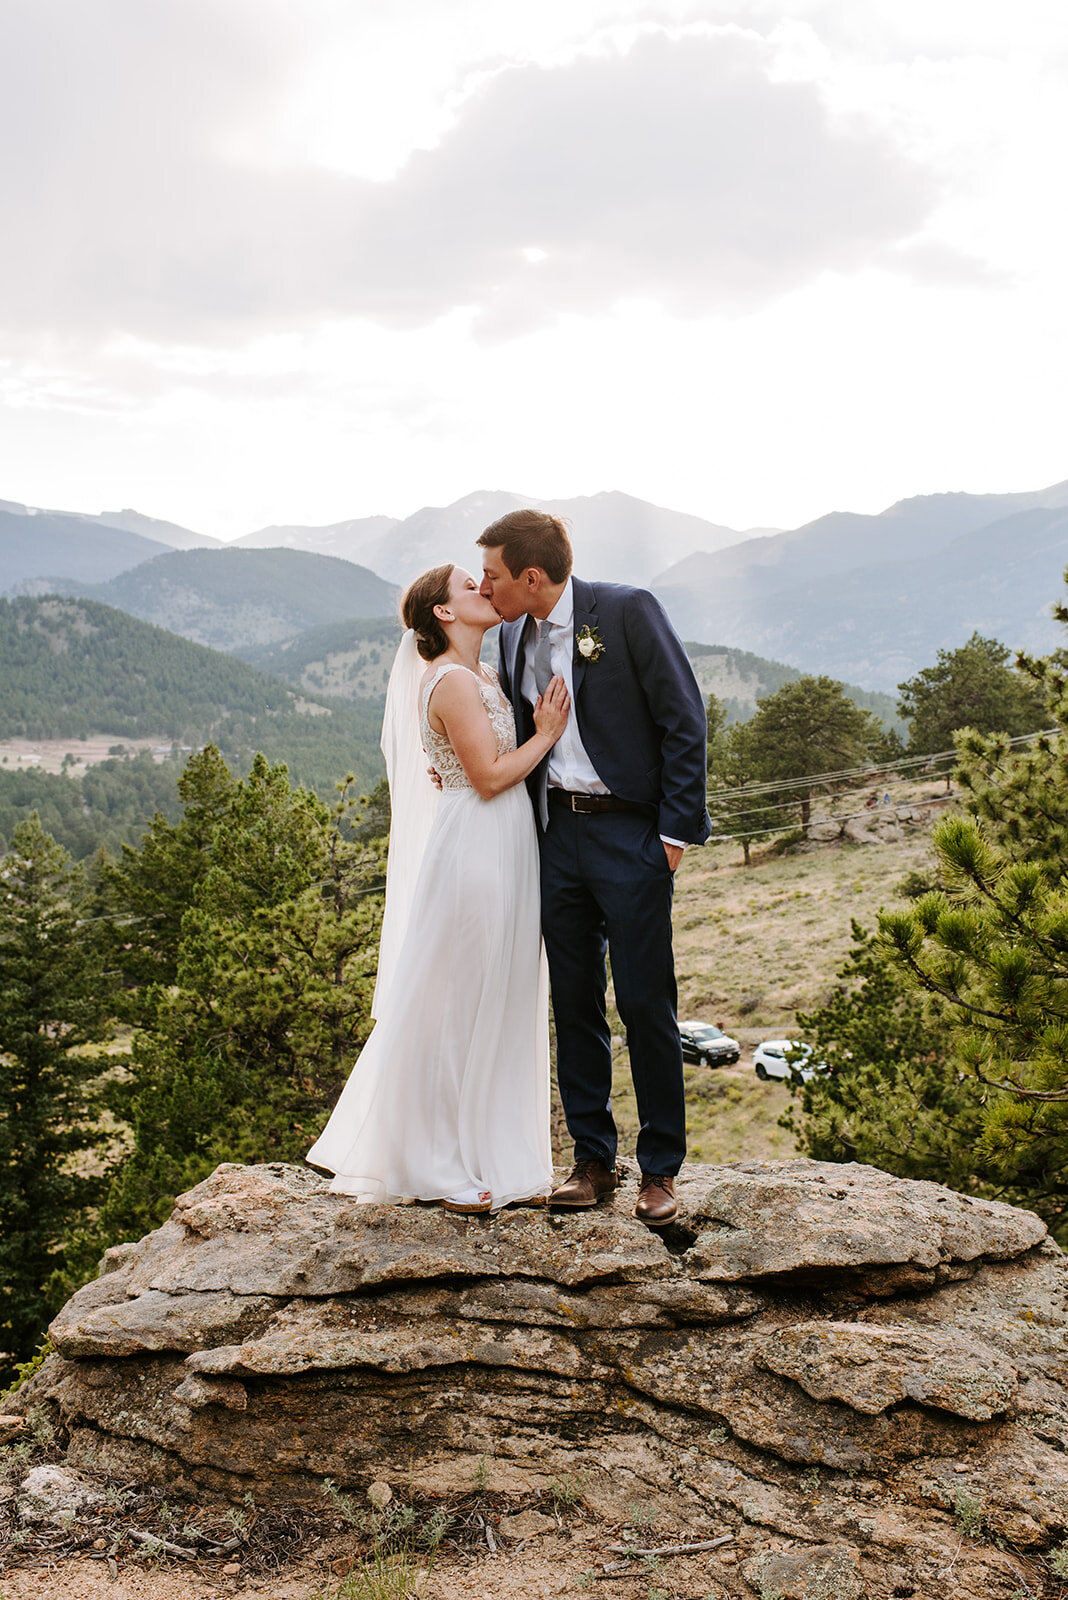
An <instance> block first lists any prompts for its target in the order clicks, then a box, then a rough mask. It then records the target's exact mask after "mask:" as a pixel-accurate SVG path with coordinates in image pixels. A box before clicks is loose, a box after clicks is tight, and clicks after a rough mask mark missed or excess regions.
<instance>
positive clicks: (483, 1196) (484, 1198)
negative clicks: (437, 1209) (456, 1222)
mask: <svg viewBox="0 0 1068 1600" xmlns="http://www.w3.org/2000/svg"><path fill="white" fill-rule="evenodd" d="M441 1204H442V1206H443V1208H444V1209H445V1210H446V1211H455V1212H457V1213H458V1214H459V1215H460V1216H461V1217H474V1216H478V1215H479V1213H480V1212H483V1211H489V1210H491V1209H492V1207H493V1195H492V1194H491V1193H490V1191H489V1189H461V1190H460V1192H459V1194H450V1195H446V1196H445V1199H444V1200H443V1201H442V1202H441Z"/></svg>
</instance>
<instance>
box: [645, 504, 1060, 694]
mask: <svg viewBox="0 0 1068 1600" xmlns="http://www.w3.org/2000/svg"><path fill="white" fill-rule="evenodd" d="M1066 563H1068V483H1059V484H1054V485H1053V486H1052V487H1051V488H1049V489H1044V490H1039V491H1035V492H1030V493H1026V494H1015V495H968V494H945V495H925V496H921V497H919V498H917V499H913V500H902V501H900V502H899V503H898V504H897V505H894V506H891V507H890V508H889V510H887V511H884V512H882V513H880V515H878V516H860V515H856V514H854V513H849V512H833V513H832V514H831V515H829V516H826V517H820V518H819V519H818V520H817V521H815V522H810V523H807V524H806V525H805V526H804V527H802V528H795V529H792V530H790V531H789V532H786V533H778V534H773V535H770V536H768V537H766V538H762V539H754V540H751V541H748V542H747V543H744V544H736V545H733V546H731V547H730V548H729V549H726V550H721V551H718V552H712V553H708V554H705V553H701V554H695V555H692V556H690V557H688V558H687V559H686V560H684V561H682V562H679V563H678V564H677V565H676V566H674V567H671V568H669V569H668V570H667V571H666V572H663V573H661V574H660V575H659V576H658V577H657V578H656V579H655V580H654V582H653V584H652V588H653V590H654V591H655V593H656V594H658V595H659V597H660V599H661V600H662V601H663V603H664V605H665V607H666V608H667V610H668V612H669V614H670V616H671V618H672V621H673V622H674V624H675V626H676V628H677V629H678V630H679V632H680V633H681V634H682V635H683V636H684V637H687V638H695V639H709V640H716V641H717V642H720V643H723V644H731V645H735V646H741V647H743V648H745V649H749V650H754V651H756V652H757V653H758V654H764V655H770V656H774V657H776V658H778V659H781V660H784V661H788V662H791V663H793V664H796V665H798V666H802V667H804V669H805V670H806V671H808V672H825V673H828V674H829V675H830V676H832V677H835V678H842V679H848V680H850V681H852V682H854V683H859V684H862V685H864V686H865V687H867V688H873V689H884V690H890V689H892V688H894V687H895V686H896V685H897V684H898V683H900V682H901V681H902V680H903V679H904V678H906V677H910V676H911V675H912V674H913V673H915V672H916V671H918V670H919V669H921V668H922V667H925V666H929V665H931V664H932V663H933V661H934V659H935V656H936V654H937V652H938V650H940V649H944V648H947V647H948V648H952V647H955V646H956V645H960V644H963V643H964V641H965V640H966V639H967V638H968V637H969V635H970V634H971V633H972V632H973V631H975V630H976V629H978V630H979V632H981V633H983V634H985V635H988V636H991V637H994V638H998V639H1001V640H1003V641H1004V643H1006V644H1008V645H1010V646H1011V647H1012V648H1014V649H1021V648H1023V649H1029V650H1033V651H1039V652H1045V651H1048V650H1050V649H1052V648H1054V646H1056V645H1057V644H1059V643H1060V642H1061V637H1060V630H1059V629H1058V627H1057V625H1056V624H1055V623H1054V621H1053V619H1052V617H1051V615H1050V607H1051V605H1052V603H1053V601H1055V600H1056V599H1058V598H1059V597H1060V594H1061V591H1062V588H1063V577H1064V569H1065V565H1066Z"/></svg>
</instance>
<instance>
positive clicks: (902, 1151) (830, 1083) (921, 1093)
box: [780, 921, 996, 1193]
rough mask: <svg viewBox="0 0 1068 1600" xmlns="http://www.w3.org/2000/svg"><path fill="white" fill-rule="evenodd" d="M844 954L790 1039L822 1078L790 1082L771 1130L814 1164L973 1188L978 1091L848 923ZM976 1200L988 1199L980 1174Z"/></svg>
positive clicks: (932, 1011) (921, 1005) (911, 994)
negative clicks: (783, 1109) (822, 1069)
mask: <svg viewBox="0 0 1068 1600" xmlns="http://www.w3.org/2000/svg"><path fill="white" fill-rule="evenodd" d="M850 926H851V928H852V932H853V940H854V943H853V948H852V949H851V950H850V952H849V956H848V959H847V960H846V962H845V963H844V965H843V966H842V967H840V968H839V970H838V973H837V977H838V979H839V983H838V985H837V986H836V988H835V990H834V993H833V994H832V995H831V997H830V999H829V1000H828V1001H827V1003H826V1004H825V1005H824V1006H821V1007H820V1008H819V1009H818V1010H816V1011H812V1012H807V1013H806V1012H799V1013H798V1017H797V1028H798V1036H799V1037H800V1038H802V1039H803V1040H804V1041H805V1043H806V1044H808V1045H810V1046H811V1047H812V1051H813V1055H814V1058H815V1059H816V1060H818V1061H821V1062H825V1063H826V1065H827V1068H828V1071H827V1072H826V1074H822V1073H820V1074H816V1075H815V1076H814V1077H812V1078H810V1079H809V1080H808V1082H807V1083H801V1082H800V1081H799V1080H795V1081H793V1082H791V1085H790V1087H791V1091H792V1092H793V1093H794V1094H795V1096H796V1097H797V1098H798V1099H799V1101H800V1111H801V1113H802V1115H801V1117H800V1118H799V1117H798V1115H797V1111H796V1109H795V1108H794V1107H791V1108H790V1110H789V1111H788V1112H787V1113H786V1115H785V1116H784V1117H783V1118H781V1119H780V1122H781V1125H782V1126H783V1127H786V1128H788V1129H789V1130H790V1131H791V1132H793V1133H794V1134H797V1135H798V1136H799V1145H800V1148H801V1149H802V1150H803V1151H804V1153H805V1154H806V1155H808V1156H812V1157H813V1158H814V1159H815V1160H817V1161H863V1162H867V1163H869V1164H870V1165H872V1166H876V1167H882V1168H883V1169H884V1170H885V1171H887V1172H895V1173H897V1174H898V1175H899V1176H900V1177H903V1178H931V1179H934V1180H935V1181H937V1182H939V1183H948V1184H950V1185H952V1187H953V1188H955V1189H975V1188H976V1187H977V1186H979V1185H978V1177H977V1173H976V1163H975V1149H974V1146H975V1141H976V1139H977V1137H978V1135H979V1132H980V1128H981V1124H982V1115H983V1107H982V1099H983V1096H982V1091H981V1088H980V1086H979V1085H978V1084H976V1082H975V1080H974V1079H973V1078H969V1077H967V1076H966V1075H965V1074H964V1073H963V1072H962V1071H961V1070H960V1069H959V1067H958V1066H957V1065H956V1063H955V1062H954V1061H953V1059H952V1053H951V1041H950V1034H951V1030H950V1027H949V1025H948V1023H947V1022H946V1019H945V1018H944V1016H943V1015H942V1013H941V1011H940V1009H939V1007H938V1005H937V1004H934V1003H931V1002H930V1001H929V1000H925V998H924V997H923V996H921V995H920V994H918V993H917V992H916V990H915V989H914V988H912V986H911V985H909V984H908V983H906V982H905V981H904V980H903V979H902V977H901V976H900V974H899V973H898V972H897V971H896V970H895V968H894V967H893V965H892V964H891V963H890V962H889V961H888V960H887V958H886V955H885V953H884V952H883V951H882V950H881V949H880V947H879V944H878V941H877V939H876V937H875V936H874V935H873V934H871V933H869V932H867V931H865V929H863V928H862V927H860V925H859V924H858V923H857V922H856V921H852V922H851V924H850ZM984 1176H985V1177H986V1180H987V1181H986V1182H985V1183H984V1184H983V1185H982V1186H981V1187H982V1190H983V1192H987V1193H989V1192H994V1189H996V1183H995V1184H994V1188H992V1187H991V1181H990V1175H989V1174H986V1175H984Z"/></svg>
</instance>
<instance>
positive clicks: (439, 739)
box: [419, 661, 516, 789]
mask: <svg viewBox="0 0 1068 1600" xmlns="http://www.w3.org/2000/svg"><path fill="white" fill-rule="evenodd" d="M482 670H483V672H486V673H488V674H489V679H490V681H487V680H486V678H483V677H479V676H478V674H477V673H472V674H471V675H472V677H477V678H478V692H479V694H480V695H481V696H482V704H483V705H484V706H485V708H486V715H487V717H489V720H490V726H491V727H492V729H493V732H494V734H495V736H496V739H497V754H498V755H502V756H503V755H504V754H505V752H506V751H508V750H514V749H515V747H516V739H515V717H514V715H513V713H512V708H511V706H510V705H509V704H508V702H507V700H506V699H505V698H504V695H503V694H502V693H501V690H500V686H499V682H498V678H497V674H496V673H495V672H494V670H493V668H492V667H484V668H483V669H482ZM469 671H470V668H469V667H462V666H461V665H460V663H459V662H458V661H448V662H446V663H445V665H444V666H442V667H439V668H438V670H437V672H435V674H434V676H433V677H432V678H431V679H430V680H429V681H428V682H427V683H425V684H424V685H423V688H422V690H421V692H420V695H419V731H420V733H421V734H422V738H423V749H424V750H425V751H426V753H427V755H428V756H429V758H430V764H431V766H432V767H433V768H434V771H435V772H436V773H437V774H438V777H439V778H440V779H441V787H442V788H443V789H470V788H472V787H473V785H472V783H471V780H470V778H469V777H468V776H467V773H466V772H465V771H464V769H463V767H462V766H461V764H460V758H459V757H458V756H457V754H456V751H455V750H454V749H453V747H452V745H451V744H450V743H449V741H448V739H447V738H446V736H445V735H444V734H443V733H438V732H437V730H436V729H435V728H433V727H432V726H431V723H430V717H429V714H428V707H429V705H430V696H431V694H432V693H433V692H434V687H435V685H436V684H438V683H440V682H441V679H442V678H443V677H444V676H445V674H446V673H447V672H469Z"/></svg>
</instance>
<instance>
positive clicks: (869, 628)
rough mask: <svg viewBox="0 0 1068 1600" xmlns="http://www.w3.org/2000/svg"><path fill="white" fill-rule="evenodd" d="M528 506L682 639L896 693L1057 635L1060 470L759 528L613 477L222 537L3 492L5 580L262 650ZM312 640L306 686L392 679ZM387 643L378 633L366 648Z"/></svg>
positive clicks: (374, 602)
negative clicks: (986, 654) (44, 504)
mask: <svg viewBox="0 0 1068 1600" xmlns="http://www.w3.org/2000/svg"><path fill="white" fill-rule="evenodd" d="M524 504H526V505H529V504H535V505H539V504H540V505H541V506H543V507H544V508H545V509H547V510H551V511H553V512H556V513H557V514H559V515H562V516H564V517H566V518H568V520H569V521H570V523H571V527H572V535H573V540H574V545H575V564H576V570H577V571H578V572H579V573H581V574H583V575H584V576H595V577H598V578H601V579H604V580H607V581H610V582H619V583H637V584H643V585H648V586H649V587H651V588H652V589H653V590H654V592H655V593H656V594H658V595H659V597H660V599H661V600H662V601H663V603H664V605H665V607H666V609H667V611H668V614H669V616H670V617H671V620H672V622H673V623H674V625H675V627H676V629H677V631H678V632H679V634H680V635H681V636H682V637H683V638H684V639H693V640H696V641H698V642H699V643H701V644H704V645H709V646H716V647H721V646H725V647H729V648H731V649H733V650H740V651H746V652H751V653H753V654H755V655H758V656H760V657H762V658H763V659H765V660H768V659H770V660H771V661H777V662H783V663H785V664H786V665H788V666H790V667H792V668H794V669H795V670H797V671H799V672H803V673H814V674H818V673H824V674H827V675H829V676H831V677H834V678H838V679H840V680H842V681H843V682H846V683H853V684H859V685H861V686H863V688H864V689H866V690H869V691H872V692H882V693H884V694H892V693H893V691H894V689H895V688H896V686H897V685H898V684H899V683H901V682H902V681H903V680H905V679H907V678H909V677H911V676H912V675H913V674H915V673H916V672H918V671H921V670H923V669H924V668H925V667H926V666H928V665H929V664H930V663H931V662H932V661H933V660H934V658H935V656H936V654H937V653H938V651H940V650H944V649H951V650H952V649H954V648H956V647H958V646H960V645H963V644H964V642H965V640H966V639H968V638H969V637H970V636H971V635H972V634H973V633H976V632H978V633H980V634H981V635H983V636H984V637H988V638H996V639H1000V640H1002V641H1003V642H1004V643H1005V644H1006V645H1007V646H1009V648H1010V649H1013V650H1015V649H1020V648H1023V649H1026V650H1029V651H1031V652H1033V653H1040V654H1041V653H1045V652H1046V651H1048V650H1050V649H1053V648H1055V647H1056V646H1057V644H1058V643H1059V639H1058V635H1057V631H1056V628H1055V625H1054V623H1053V620H1052V617H1051V614H1050V607H1051V601H1052V600H1053V599H1054V597H1055V596H1056V595H1057V594H1058V593H1059V592H1060V588H1061V578H1062V575H1063V572H1064V568H1065V566H1066V564H1068V483H1057V484H1053V485H1051V486H1050V487H1048V488H1046V489H1040V490H1029V491H1027V492H1024V493H1018V494H986V495H977V494H961V493H952V494H934V495H920V496H916V497H915V498H913V499H909V500H901V501H898V502H897V503H896V504H894V505H892V506H890V507H888V508H887V509H886V510H885V511H882V512H880V513H879V514H878V515H866V514H865V515H860V514H857V513H853V512H832V513H830V514H829V515H827V516H824V517H819V518H817V519H816V520H815V521H813V522H809V523H806V524H805V525H804V526H802V527H799V528H793V529H788V530H786V531H776V530H768V529H760V530H750V531H749V532H748V533H742V532H739V531H737V530H735V529H731V528H728V527H724V526H722V525H721V524H718V523H713V522H709V521H706V520H705V519H704V518H701V517H695V516H690V515H688V514H686V513H683V512H678V511H672V510H668V509H666V508H664V507H661V506H655V505H651V504H649V503H648V502H646V501H643V500H638V499H636V498H634V497H633V496H631V495H626V494H621V493H618V492H615V491H612V492H606V493H601V494H595V495H589V496H576V497H574V498H572V499H563V500H562V499H541V500H539V499H538V498H537V497H530V496H525V495H519V494H515V493H514V492H512V491H510V490H479V491H477V492H476V493H474V494H469V495H465V496H464V497H462V498H461V499H459V500H457V501H455V502H454V503H453V504H451V505H448V506H424V507H423V508H422V509H421V510H419V511H416V512H414V513H413V514H412V515H411V516H409V517H405V518H403V519H400V520H395V519H393V518H390V517H387V516H368V517H356V518H350V519H348V520H347V521H342V522H336V523H331V524H328V525H326V526H323V527H312V526H299V525H296V524H286V525H284V526H277V527H269V528H264V529H261V530H260V531H259V532H257V533H251V534H247V535H245V536H243V537H242V538H241V539H240V540H238V541H236V542H235V543H234V544H231V545H228V546H225V547H221V548H220V547H216V548H209V547H208V546H210V545H211V544H212V541H211V540H210V539H209V538H208V536H207V535H203V534H197V533H195V532H193V531H192V530H190V529H186V528H181V527H179V526H178V525H177V524H174V523H167V522H163V521H159V520H158V519H154V518H149V517H145V516H143V515H142V514H141V513H139V512H135V511H129V510H127V511H122V512H112V513H107V512H105V513H99V514H94V515H93V516H87V515H83V514H80V513H59V512H51V511H49V512H46V511H35V510H34V509H33V508H31V507H26V506H21V505H17V504H16V503H14V502H11V501H0V593H3V592H7V593H13V592H45V591H49V592H52V591H55V590H60V591H62V592H66V593H78V594H81V595H83V596H85V597H87V598H92V599H98V600H101V601H104V602H106V603H107V604H109V605H114V606H118V607H120V608H121V609H123V610H125V611H128V612H130V613H131V614H133V615H136V616H140V617H142V618H143V619H145V620H148V621H151V622H155V623H157V624H159V625H160V626H163V627H166V628H169V629H171V630H173V631H175V632H178V633H182V634H184V635H185V636H186V637H188V638H192V639H195V640H197V641H198V642H199V643H203V644H209V645H211V646H213V647H214V648H216V649H223V650H228V651H231V652H233V653H235V654H241V655H243V656H246V657H252V658H254V659H257V661H261V660H262V659H263V658H262V652H264V651H266V650H269V649H270V648H272V647H275V646H287V647H288V646H290V645H293V644H294V643H295V641H297V640H298V639H300V638H301V636H303V635H306V634H308V633H309V631H310V630H313V629H329V627H330V626H331V625H334V624H342V623H348V622H349V621H351V619H353V618H358V619H376V618H384V617H392V616H394V615H395V614H396V588H395V585H398V584H403V583H405V582H407V581H408V580H409V579H410V578H411V577H412V576H413V575H414V574H415V573H417V572H419V571H422V570H424V569H425V568H427V567H430V566H433V565H436V564H437V563H438V562H441V561H447V560H454V561H458V562H460V563H461V564H464V565H466V566H468V567H470V568H471V569H472V570H477V566H478V552H477V550H476V548H475V540H476V539H477V537H478V535H479V533H480V532H481V531H482V529H483V528H485V527H486V526H487V524H489V523H491V522H492V521H494V520H495V519H496V518H497V517H499V516H501V515H502V513H504V512H507V511H509V510H512V509H514V508H515V507H517V506H520V505H524ZM109 517H110V518H111V519H113V520H112V521H109V520H108V519H109ZM167 542H170V543H171V544H172V545H173V546H179V545H180V546H181V547H182V548H180V549H179V548H172V549H170V550H166V549H165V545H166V543H167ZM216 543H217V542H216ZM193 546H196V548H193ZM309 648H311V646H310V645H309ZM314 648H315V649H316V650H318V651H320V656H318V657H312V656H309V657H308V660H307V662H306V663H305V664H304V667H302V670H305V669H306V670H307V673H308V676H307V678H306V679H305V680H304V681H305V682H306V685H307V686H308V687H313V686H314V687H316V688H317V690H318V691H319V692H328V691H329V692H335V691H338V692H341V693H346V694H347V693H348V692H349V690H350V688H355V689H356V692H358V693H361V694H363V693H368V692H377V691H378V690H380V688H381V682H382V676H383V675H382V672H381V671H380V670H379V668H380V667H381V661H377V662H375V661H363V660H361V661H355V660H352V661H349V662H347V663H340V664H336V665H337V672H336V673H335V671H334V668H329V669H328V670H325V671H324V672H323V673H320V675H319V678H320V680H321V681H317V680H316V679H315V677H314V673H313V666H312V663H313V661H314V660H318V659H320V658H324V659H325V657H329V656H332V655H336V654H337V652H338V651H339V650H342V649H343V646H342V645H337V644H335V643H333V642H331V641H329V640H327V639H326V636H325V635H324V639H323V640H322V641H317V642H316V644H315V646H314ZM378 648H379V644H378V643H377V642H375V643H368V645H367V651H366V654H367V655H368V657H369V656H370V654H371V652H372V651H373V650H375V649H378ZM304 651H305V645H304V644H301V645H299V647H297V649H296V651H295V654H294V656H293V660H295V659H296V656H299V655H301V654H302V653H304ZM290 664H291V663H290ZM286 675H287V676H292V673H291V672H290V671H289V670H288V668H287V669H286ZM335 679H336V681H335ZM346 683H347V684H348V685H349V687H348V688H347V687H346ZM718 692H720V691H719V690H717V693H718ZM730 697H731V696H730V695H729V694H728V695H727V696H726V698H730Z"/></svg>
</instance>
